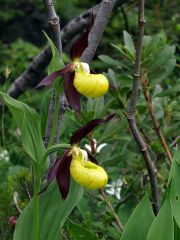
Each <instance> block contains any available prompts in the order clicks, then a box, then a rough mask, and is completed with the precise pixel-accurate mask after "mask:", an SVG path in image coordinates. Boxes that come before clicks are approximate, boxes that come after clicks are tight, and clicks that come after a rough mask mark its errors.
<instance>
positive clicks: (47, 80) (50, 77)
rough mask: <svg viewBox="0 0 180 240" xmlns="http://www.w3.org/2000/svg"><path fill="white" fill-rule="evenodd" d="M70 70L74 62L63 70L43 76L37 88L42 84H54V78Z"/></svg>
mask: <svg viewBox="0 0 180 240" xmlns="http://www.w3.org/2000/svg"><path fill="white" fill-rule="evenodd" d="M70 71H72V63H69V64H67V65H66V66H65V67H64V68H62V69H61V70H59V71H56V72H53V73H51V74H50V75H48V76H46V77H45V78H43V80H42V81H41V82H40V83H39V84H38V85H37V86H36V88H39V87H41V86H50V85H51V84H52V82H53V81H54V79H56V78H57V77H59V76H63V75H65V74H66V73H68V72H70Z"/></svg>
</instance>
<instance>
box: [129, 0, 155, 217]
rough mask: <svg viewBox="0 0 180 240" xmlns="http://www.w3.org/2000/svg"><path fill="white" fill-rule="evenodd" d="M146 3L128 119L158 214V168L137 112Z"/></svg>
mask: <svg viewBox="0 0 180 240" xmlns="http://www.w3.org/2000/svg"><path fill="white" fill-rule="evenodd" d="M144 5H145V0H139V16H138V21H139V27H138V35H137V48H136V60H135V65H134V78H133V87H132V93H131V99H130V103H129V110H128V116H127V120H128V123H129V126H130V129H131V132H132V135H133V137H134V139H135V141H136V142H137V145H138V146H139V149H140V151H141V153H142V156H143V159H144V161H145V164H146V168H147V171H148V175H149V179H150V184H151V191H152V199H153V201H152V205H153V210H154V213H155V214H157V213H158V211H159V195H158V186H157V178H156V169H155V166H154V164H153V162H152V160H151V157H150V155H149V151H148V148H147V146H146V144H145V142H144V140H143V138H142V136H141V134H140V132H139V130H138V127H137V124H136V119H135V112H136V102H137V98H138V91H139V82H140V74H141V53H142V41H143V35H144V23H145V20H144Z"/></svg>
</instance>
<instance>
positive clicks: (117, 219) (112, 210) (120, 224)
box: [99, 189, 124, 232]
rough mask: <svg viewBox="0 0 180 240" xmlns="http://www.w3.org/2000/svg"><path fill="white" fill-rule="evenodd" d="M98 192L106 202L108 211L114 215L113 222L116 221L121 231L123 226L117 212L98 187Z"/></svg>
mask: <svg viewBox="0 0 180 240" xmlns="http://www.w3.org/2000/svg"><path fill="white" fill-rule="evenodd" d="M99 192H100V195H101V199H102V200H103V201H104V202H105V203H106V205H107V207H108V208H109V210H110V212H111V213H112V215H113V216H114V219H115V223H116V225H117V227H118V228H119V229H120V231H121V232H122V231H123V230H124V226H123V224H122V223H121V221H120V219H119V217H118V216H117V214H116V212H115V210H114V207H113V206H112V204H111V202H110V201H109V200H108V199H107V197H106V194H105V192H104V191H103V190H102V189H100V190H99Z"/></svg>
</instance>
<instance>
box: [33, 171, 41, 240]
mask: <svg viewBox="0 0 180 240" xmlns="http://www.w3.org/2000/svg"><path fill="white" fill-rule="evenodd" d="M39 192H40V178H39V177H36V176H35V177H34V200H33V239H34V240H39Z"/></svg>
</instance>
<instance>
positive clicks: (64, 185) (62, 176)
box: [56, 150, 72, 200]
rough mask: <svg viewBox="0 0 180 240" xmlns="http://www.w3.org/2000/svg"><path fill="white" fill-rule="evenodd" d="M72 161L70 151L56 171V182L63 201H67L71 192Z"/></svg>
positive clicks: (65, 154) (66, 153)
mask: <svg viewBox="0 0 180 240" xmlns="http://www.w3.org/2000/svg"><path fill="white" fill-rule="evenodd" d="M71 161H72V155H71V154H70V153H69V150H68V151H66V152H65V153H64V155H63V157H62V159H61V160H60V164H59V166H58V169H57V171H56V180H57V184H58V186H59V190H60V193H61V196H62V199H63V200H65V199H66V197H67V195H68V192H69V186H70V165H71Z"/></svg>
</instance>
